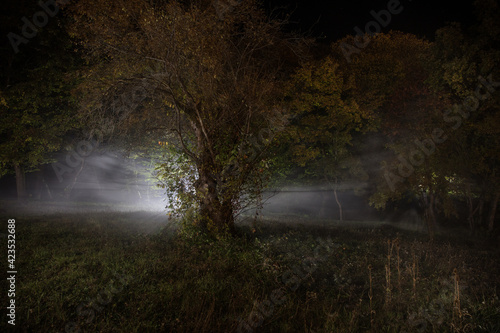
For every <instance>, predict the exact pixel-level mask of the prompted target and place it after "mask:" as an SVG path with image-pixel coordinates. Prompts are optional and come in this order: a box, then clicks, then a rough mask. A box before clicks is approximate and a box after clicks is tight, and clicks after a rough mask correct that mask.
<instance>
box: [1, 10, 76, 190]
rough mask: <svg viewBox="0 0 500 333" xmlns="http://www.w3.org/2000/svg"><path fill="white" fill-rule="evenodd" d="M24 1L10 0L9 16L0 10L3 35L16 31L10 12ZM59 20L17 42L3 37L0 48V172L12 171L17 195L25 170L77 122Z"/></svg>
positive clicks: (71, 60)
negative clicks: (29, 37) (28, 37)
mask: <svg viewBox="0 0 500 333" xmlns="http://www.w3.org/2000/svg"><path fill="white" fill-rule="evenodd" d="M26 5H27V4H26V3H24V1H23V2H19V3H13V2H10V3H9V4H8V7H9V9H10V10H11V12H9V13H10V16H8V15H7V17H5V16H3V15H2V17H1V20H0V21H1V23H0V30H1V31H8V32H10V33H9V36H11V35H12V34H13V32H12V31H17V30H18V29H19V27H18V25H19V21H17V20H14V19H13V17H17V18H19V17H22V15H23V14H24V13H25V11H26V10H27V8H30V6H28V7H26ZM13 13H17V14H15V15H12V14H13ZM62 22H63V21H62V20H58V19H56V18H54V19H53V20H52V21H51V22H49V24H47V25H46V26H45V27H44V28H43V29H39V30H38V29H37V32H38V33H39V36H37V38H33V39H31V40H26V42H22V43H19V44H16V43H13V44H12V42H11V41H10V39H5V40H4V42H7V43H8V45H2V47H1V48H0V56H1V59H2V61H1V64H0V176H2V175H4V174H6V173H10V172H12V171H14V173H15V176H16V185H17V195H18V198H19V199H24V198H25V197H27V195H28V194H27V190H26V182H25V173H26V172H28V171H33V170H36V169H38V168H40V166H41V165H42V164H44V163H48V162H50V160H51V153H52V152H55V151H57V150H59V149H60V148H61V145H62V144H63V142H64V140H63V139H64V137H65V135H66V134H67V133H68V131H70V130H71V129H73V128H75V127H76V126H77V123H78V121H77V118H76V117H75V113H74V112H73V111H74V110H75V108H74V101H73V98H72V96H71V94H70V90H71V89H72V87H74V84H75V76H74V75H73V74H72V73H73V71H74V70H75V68H76V67H77V63H78V58H76V57H74V54H73V52H72V49H71V47H72V45H71V43H70V41H69V39H68V36H67V34H65V32H64V30H62V29H61V28H60V26H59V25H60V24H62ZM9 38H11V37H9ZM19 38H21V37H19ZM15 40H16V41H19V39H15ZM23 40H24V39H23Z"/></svg>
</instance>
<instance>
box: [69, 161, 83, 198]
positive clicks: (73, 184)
mask: <svg viewBox="0 0 500 333" xmlns="http://www.w3.org/2000/svg"><path fill="white" fill-rule="evenodd" d="M84 165H85V158H83V159H82V166H81V167H80V169H79V170H78V171H77V173H76V175H75V178H74V179H73V182H72V183H71V184H69V185H68V186H67V187H66V188H65V189H64V192H65V193H64V196H65V197H66V199H69V198H70V197H71V192H72V191H73V188H74V187H75V185H76V182H77V180H78V177H79V176H80V173H82V170H83V167H84Z"/></svg>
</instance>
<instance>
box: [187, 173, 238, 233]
mask: <svg viewBox="0 0 500 333" xmlns="http://www.w3.org/2000/svg"><path fill="white" fill-rule="evenodd" d="M198 175H199V179H198V181H197V184H196V195H197V198H198V203H199V205H200V211H199V219H198V224H199V226H201V227H202V228H203V229H205V230H207V231H208V232H209V233H213V234H222V233H224V232H229V233H234V232H235V229H234V209H233V204H232V198H231V197H230V195H226V196H224V193H219V192H221V191H220V190H221V189H219V188H218V184H217V182H216V181H215V179H214V177H213V176H212V175H211V174H210V172H208V170H207V168H206V167H200V168H199V169H198Z"/></svg>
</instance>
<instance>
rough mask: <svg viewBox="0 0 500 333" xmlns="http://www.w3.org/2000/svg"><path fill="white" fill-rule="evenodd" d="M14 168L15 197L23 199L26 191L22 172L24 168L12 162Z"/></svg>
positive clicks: (24, 176) (24, 177)
mask: <svg viewBox="0 0 500 333" xmlns="http://www.w3.org/2000/svg"><path fill="white" fill-rule="evenodd" d="M14 170H15V171H16V189H17V199H18V200H25V199H26V197H27V193H26V175H25V174H24V169H23V167H22V166H21V165H19V164H18V163H14Z"/></svg>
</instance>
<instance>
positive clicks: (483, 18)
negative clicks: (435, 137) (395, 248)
mask: <svg viewBox="0 0 500 333" xmlns="http://www.w3.org/2000/svg"><path fill="white" fill-rule="evenodd" d="M475 6H476V17H477V23H476V24H475V25H473V26H472V27H471V28H469V29H463V28H462V27H461V26H460V25H459V24H458V23H453V24H450V25H448V26H446V27H444V28H443V29H440V30H438V31H437V33H436V42H435V43H434V45H433V57H432V59H433V61H432V67H431V73H432V75H431V76H430V78H429V82H430V84H431V85H432V87H433V88H434V89H435V90H436V91H439V92H440V94H442V95H444V96H446V98H447V99H448V101H449V105H450V106H451V105H454V106H453V107H450V108H448V109H446V110H444V114H443V117H444V118H446V120H447V121H448V124H446V125H445V126H447V127H446V128H447V129H448V133H449V140H447V142H446V143H445V147H443V149H442V150H441V151H442V152H443V154H444V156H443V160H446V161H447V164H446V166H447V167H448V171H447V173H448V175H449V176H450V177H451V178H452V179H453V187H454V189H455V191H456V192H455V195H456V196H458V197H459V199H461V200H463V201H465V203H466V206H467V210H468V213H467V220H468V222H469V226H470V228H471V229H473V228H474V227H475V226H476V225H477V224H480V223H481V220H482V218H483V205H484V202H485V201H489V203H490V205H489V212H488V217H487V220H488V222H487V225H488V229H489V230H493V226H494V220H495V215H496V207H497V205H498V200H499V199H500V193H499V192H500V191H499V189H500V178H499V176H498V175H499V173H500V170H499V169H498V166H499V165H500V153H499V148H498V147H499V144H500V141H499V137H500V130H499V128H500V107H499V98H500V97H499V96H500V93H499V90H500V83H498V81H500V69H499V68H500V48H499V47H498V45H499V42H500V24H499V23H498V20H497V19H496V18H497V17H498V15H500V8H499V5H498V2H496V1H489V0H484V1H476V2H475ZM484 211H486V209H485V210H484Z"/></svg>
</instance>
